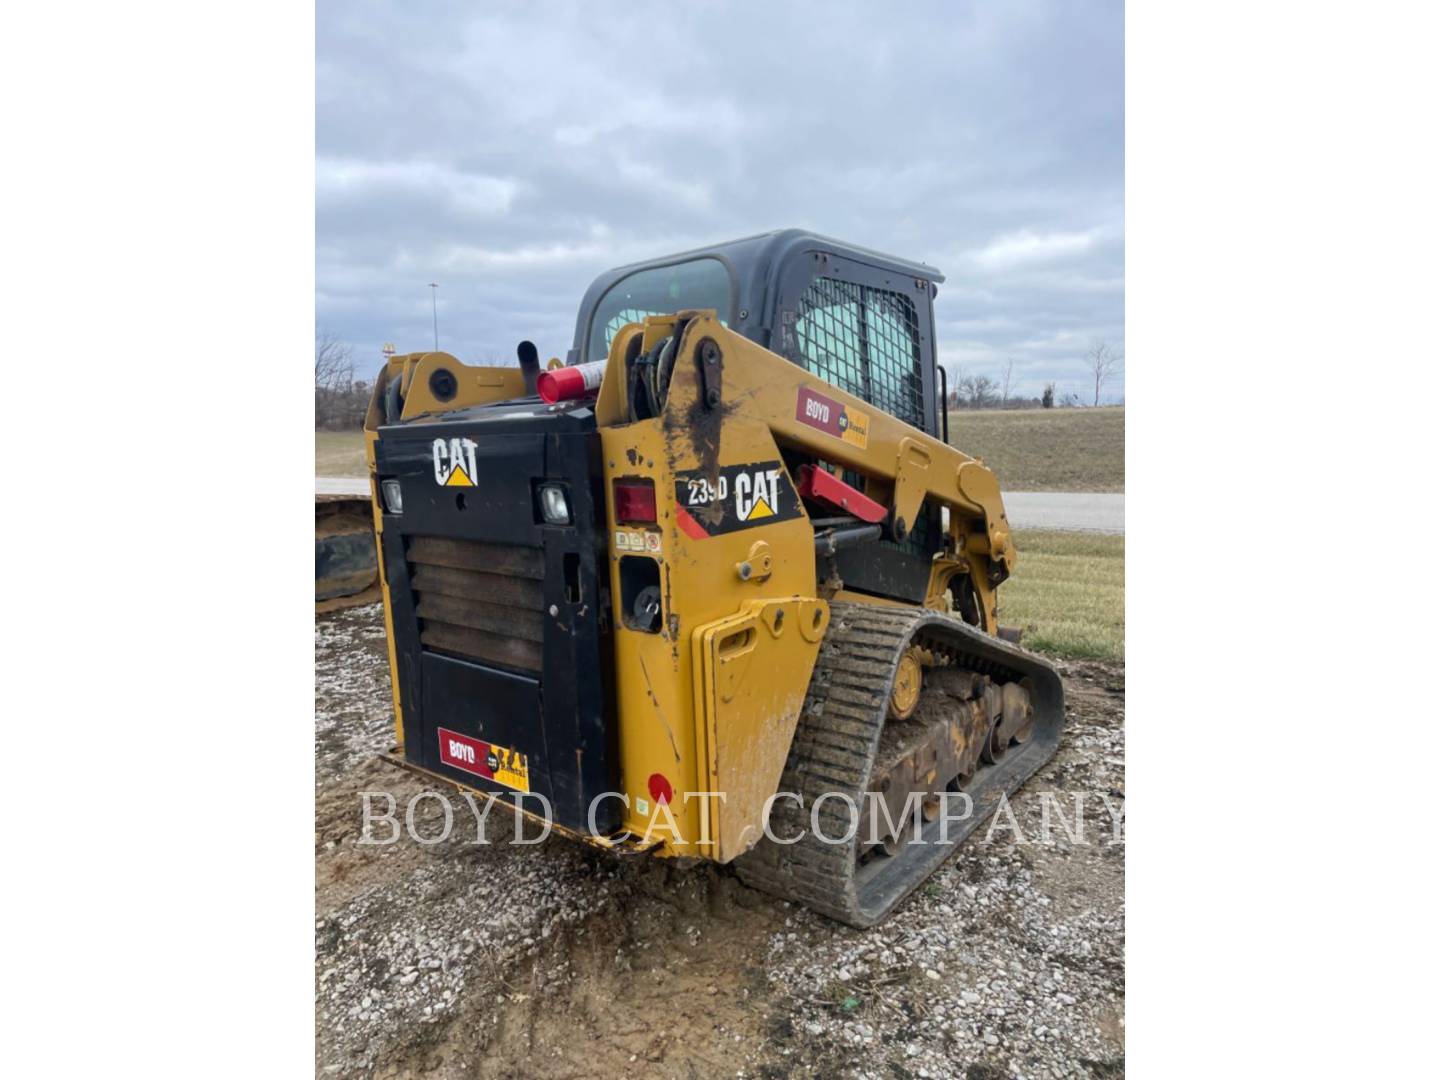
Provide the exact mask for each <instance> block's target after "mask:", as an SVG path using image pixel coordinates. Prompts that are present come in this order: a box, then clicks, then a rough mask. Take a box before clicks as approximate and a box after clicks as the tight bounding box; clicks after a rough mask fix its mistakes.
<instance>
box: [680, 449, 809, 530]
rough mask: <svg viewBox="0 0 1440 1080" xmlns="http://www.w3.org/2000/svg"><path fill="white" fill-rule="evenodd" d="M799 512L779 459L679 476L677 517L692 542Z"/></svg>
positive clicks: (781, 518) (692, 470) (685, 473)
mask: <svg viewBox="0 0 1440 1080" xmlns="http://www.w3.org/2000/svg"><path fill="white" fill-rule="evenodd" d="M799 516H800V500H799V499H798V498H797V497H796V495H795V489H794V487H792V486H791V484H790V477H789V476H787V475H786V473H785V468H784V466H782V465H781V464H780V462H778V461H756V462H752V463H751V464H748V465H725V466H722V467H721V469H720V472H719V474H718V475H714V476H712V475H710V474H709V473H707V472H706V471H705V470H704V469H690V470H687V471H685V472H678V473H676V474H675V517H676V521H677V523H678V524H679V526H680V528H681V530H682V531H683V532H684V533H685V535H686V536H689V537H690V538H692V539H694V540H703V539H705V538H706V537H709V536H720V535H722V534H724V533H731V532H736V531H738V530H740V529H749V528H753V527H755V526H757V525H772V524H774V523H775V522H777V521H789V520H791V519H792V518H797V517H799Z"/></svg>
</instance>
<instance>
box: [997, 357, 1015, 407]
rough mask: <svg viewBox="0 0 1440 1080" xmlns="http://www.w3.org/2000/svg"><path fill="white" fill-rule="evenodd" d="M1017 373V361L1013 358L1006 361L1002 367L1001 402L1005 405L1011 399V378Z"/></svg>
mask: <svg viewBox="0 0 1440 1080" xmlns="http://www.w3.org/2000/svg"><path fill="white" fill-rule="evenodd" d="M1014 374H1015V361H1014V359H1013V358H1010V359H1007V360H1006V361H1005V366H1004V367H1003V368H1001V369H1000V404H1001V405H1004V404H1005V403H1006V402H1007V401H1009V400H1010V379H1011V377H1012V376H1013V375H1014Z"/></svg>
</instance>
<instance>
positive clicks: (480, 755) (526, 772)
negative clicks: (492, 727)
mask: <svg viewBox="0 0 1440 1080" xmlns="http://www.w3.org/2000/svg"><path fill="white" fill-rule="evenodd" d="M440 760H441V761H443V762H444V763H445V764H446V765H449V766H450V767H451V768H452V769H461V770H463V771H465V772H468V773H472V774H474V775H475V776H480V777H483V778H484V779H486V780H493V781H495V783H497V784H504V785H505V786H506V787H511V788H514V789H515V790H516V791H529V790H530V765H529V762H528V761H526V759H525V755H524V754H522V753H520V752H519V751H518V750H507V749H506V748H505V747H503V746H496V745H495V744H494V743H487V742H483V741H481V740H480V739H472V738H471V737H470V736H469V735H461V734H460V733H459V732H458V731H451V730H449V729H448V728H441V729H440Z"/></svg>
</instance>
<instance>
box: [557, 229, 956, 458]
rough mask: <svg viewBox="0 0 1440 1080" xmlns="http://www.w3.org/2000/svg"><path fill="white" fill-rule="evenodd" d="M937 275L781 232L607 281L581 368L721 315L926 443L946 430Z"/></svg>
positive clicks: (626, 271)
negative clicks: (623, 337) (694, 313)
mask: <svg viewBox="0 0 1440 1080" xmlns="http://www.w3.org/2000/svg"><path fill="white" fill-rule="evenodd" d="M944 280H945V276H944V275H943V274H941V273H940V271H938V270H936V269H935V268H934V267H933V266H926V265H925V264H924V263H917V262H910V261H908V260H905V259H897V258H894V257H892V256H890V255H882V254H880V253H879V252H876V251H869V250H867V249H865V248H861V247H855V246H854V245H851V244H846V243H842V242H841V241H839V240H832V239H830V238H829V237H825V236H818V235H816V234H815V233H810V232H805V231H803V230H800V229H783V230H780V231H778V232H770V233H762V234H761V235H759V236H750V237H746V238H745V239H743V240H732V241H730V242H728V243H724V244H715V245H712V246H710V247H704V248H697V249H695V250H694V251H686V252H682V253H681V254H679V255H669V256H666V257H665V258H662V259H653V260H650V261H648V262H640V263H634V264H632V265H630V266H622V267H618V268H616V269H614V270H608V271H606V272H605V273H603V274H601V275H600V276H599V277H598V278H596V279H595V281H594V282H593V283H592V284H591V286H590V288H589V290H588V291H587V292H586V293H585V298H584V300H583V301H582V302H581V304H580V313H579V317H578V318H577V319H576V322H575V343H574V346H573V347H572V348H571V349H570V353H569V356H568V362H569V363H571V364H579V363H588V362H591V361H597V360H604V359H605V358H606V357H607V356H608V355H609V352H610V343H611V342H612V341H613V340H614V338H615V335H616V334H617V333H618V332H619V331H620V329H621V327H623V326H625V325H626V324H627V323H633V322H640V321H641V320H643V319H644V318H645V317H646V316H647V315H671V314H674V313H675V312H676V311H681V310H686V309H691V308H701V309H703V308H713V309H714V310H715V312H716V313H717V314H718V315H719V317H720V321H721V322H722V323H724V324H725V326H726V327H728V328H729V329H731V330H734V331H735V332H736V333H738V334H741V335H743V336H744V337H747V338H749V339H750V340H751V341H753V342H755V343H756V344H757V345H761V346H763V347H764V348H767V349H769V350H770V351H771V352H774V353H778V354H779V355H780V356H783V357H785V358H786V359H787V360H789V361H790V362H791V363H794V364H798V365H800V366H801V367H803V368H805V369H806V370H808V371H811V372H813V373H814V374H816V375H818V376H819V377H821V378H823V379H825V380H826V381H827V382H830V383H833V384H834V385H836V386H838V387H840V388H841V389H844V390H848V391H849V392H850V393H852V394H855V395H856V396H858V397H861V398H864V399H865V400H866V401H868V402H870V403H871V404H872V405H874V406H875V407H876V408H878V409H882V410H884V411H885V412H888V413H890V414H891V415H892V416H895V417H897V418H899V419H901V420H903V421H905V422H906V423H907V424H911V425H913V426H915V427H917V428H920V429H921V430H923V431H925V432H926V433H927V434H930V435H935V436H937V437H938V436H940V435H941V429H942V428H943V426H944V421H943V418H942V416H941V410H940V403H941V402H942V401H943V398H944V388H943V387H942V386H939V385H937V379H943V377H944V376H943V374H937V371H938V368H937V365H936V363H935V318H934V309H933V306H932V302H933V300H934V297H935V292H936V286H938V285H939V283H940V282H942V281H944Z"/></svg>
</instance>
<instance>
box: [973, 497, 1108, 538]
mask: <svg viewBox="0 0 1440 1080" xmlns="http://www.w3.org/2000/svg"><path fill="white" fill-rule="evenodd" d="M1001 497H1002V498H1003V499H1004V500H1005V516H1006V517H1007V518H1009V519H1010V524H1011V525H1014V526H1015V527H1016V528H1020V529H1023V528H1027V527H1028V528H1032V529H1077V530H1080V531H1082V532H1102V533H1123V532H1124V531H1125V496H1124V495H1101V494H1097V493H1094V492H1088V491H1087V492H1071V491H1002V492H1001Z"/></svg>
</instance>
